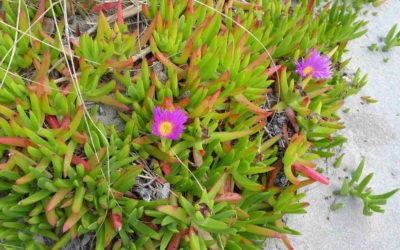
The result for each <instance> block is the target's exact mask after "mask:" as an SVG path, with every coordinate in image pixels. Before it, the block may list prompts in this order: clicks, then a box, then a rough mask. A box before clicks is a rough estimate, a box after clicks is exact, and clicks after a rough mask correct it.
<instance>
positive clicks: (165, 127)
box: [158, 121, 173, 136]
mask: <svg viewBox="0 0 400 250" xmlns="http://www.w3.org/2000/svg"><path fill="white" fill-rule="evenodd" d="M172 128H173V127H172V123H171V122H169V121H164V122H161V123H160V125H159V127H158V130H159V131H160V133H161V134H162V135H163V136H168V135H170V134H171V133H172Z"/></svg>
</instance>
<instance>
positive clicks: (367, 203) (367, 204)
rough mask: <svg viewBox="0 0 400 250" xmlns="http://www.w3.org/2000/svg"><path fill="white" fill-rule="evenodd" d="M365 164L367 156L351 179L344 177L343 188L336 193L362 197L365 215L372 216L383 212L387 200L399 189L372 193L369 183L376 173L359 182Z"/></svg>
mask: <svg viewBox="0 0 400 250" xmlns="http://www.w3.org/2000/svg"><path fill="white" fill-rule="evenodd" d="M364 165H365V158H363V159H362V161H361V162H360V164H359V165H358V167H357V169H356V170H355V171H354V172H353V174H352V176H351V180H350V181H348V179H344V180H343V184H342V187H341V189H340V190H338V191H335V194H338V195H341V196H347V195H349V194H350V195H352V196H354V197H358V198H360V199H361V200H362V201H363V204H364V209H363V214H364V215H369V216H370V215H372V214H373V212H377V213H383V212H384V211H385V210H383V209H382V207H381V206H382V205H385V204H386V202H387V200H388V199H389V198H390V197H391V196H393V195H394V194H395V193H397V191H399V189H393V190H391V191H389V192H387V193H384V194H372V189H371V188H368V187H367V185H368V183H369V182H370V181H371V179H372V177H373V176H374V173H370V174H368V175H367V176H365V177H364V178H363V179H362V180H361V181H360V182H358V181H359V180H360V178H361V175H362V172H363V170H364ZM339 204H342V203H339ZM342 205H343V204H342Z"/></svg>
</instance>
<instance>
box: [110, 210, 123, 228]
mask: <svg viewBox="0 0 400 250" xmlns="http://www.w3.org/2000/svg"><path fill="white" fill-rule="evenodd" d="M111 224H112V225H113V228H114V230H115V231H116V232H119V231H121V229H122V216H121V214H120V213H117V212H113V213H112V214H111Z"/></svg>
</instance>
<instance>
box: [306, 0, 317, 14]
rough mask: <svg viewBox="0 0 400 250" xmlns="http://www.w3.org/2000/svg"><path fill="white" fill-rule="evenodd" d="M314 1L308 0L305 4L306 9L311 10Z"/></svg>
mask: <svg viewBox="0 0 400 250" xmlns="http://www.w3.org/2000/svg"><path fill="white" fill-rule="evenodd" d="M314 2H315V0H310V1H309V2H308V5H307V10H308V11H311V10H312V8H313V6H314Z"/></svg>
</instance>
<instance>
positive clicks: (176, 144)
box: [0, 0, 392, 249]
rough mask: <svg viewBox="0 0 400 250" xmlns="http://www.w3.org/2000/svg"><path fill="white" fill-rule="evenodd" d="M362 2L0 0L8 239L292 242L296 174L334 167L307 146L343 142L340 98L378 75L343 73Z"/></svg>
mask: <svg viewBox="0 0 400 250" xmlns="http://www.w3.org/2000/svg"><path fill="white" fill-rule="evenodd" d="M317 7H318V8H317ZM92 12H96V14H93V13H92ZM357 14H358V12H357V10H355V8H353V6H351V5H347V4H346V3H345V2H341V1H332V2H328V3H324V4H322V3H320V4H319V5H317V4H316V3H314V1H312V0H310V1H298V2H290V1H283V2H282V1H278V0H272V1H249V2H242V1H224V0H218V1H194V0H192V1H181V0H176V1H172V0H150V1H146V2H144V3H140V4H139V3H137V5H133V4H132V3H130V2H129V3H128V2H127V3H125V2H123V3H121V2H119V1H118V2H108V3H103V4H101V3H100V4H97V5H96V3H94V2H92V1H87V2H82V3H79V4H77V3H75V2H72V1H58V2H53V1H46V0H39V1H37V2H34V1H33V2H32V3H29V4H27V3H25V2H24V1H21V0H19V1H2V13H1V15H0V17H1V20H0V32H1V36H0V66H1V68H0V80H1V82H0V87H1V89H0V114H1V115H0V124H1V128H0V151H1V152H0V153H1V155H2V157H1V163H0V245H1V246H2V247H4V248H9V249H15V248H23V249H47V248H52V249H59V248H62V247H63V246H65V245H69V244H71V242H74V240H76V239H79V240H81V241H82V242H83V241H84V242H85V243H82V246H83V247H85V248H88V249H91V248H95V249H105V248H108V249H220V248H221V249H223V248H226V249H261V248H262V247H263V244H264V239H265V238H267V237H275V238H280V239H282V241H283V242H284V243H285V245H286V246H287V247H288V248H292V246H291V245H290V242H289V241H288V239H287V235H288V234H295V235H296V234H299V232H298V231H296V230H297V229H296V230H295V229H291V228H288V227H287V226H286V225H285V223H284V222H283V220H282V218H283V216H284V215H287V214H299V213H305V212H306V210H305V208H306V207H307V205H308V203H306V202H304V201H303V200H302V199H303V198H304V196H305V194H304V193H302V192H301V190H299V189H300V188H301V187H304V186H307V185H311V184H313V183H314V182H321V183H323V184H328V183H329V180H328V178H327V177H325V176H323V175H322V174H320V173H319V172H318V171H316V165H315V164H314V163H313V160H314V159H316V158H320V157H330V156H333V155H334V153H332V152H331V151H330V149H332V148H333V147H336V146H340V145H341V144H343V143H344V142H345V141H346V139H345V138H343V137H342V136H340V135H337V131H338V130H340V129H342V128H344V125H343V124H342V123H341V122H340V117H339V116H338V115H337V114H336V111H337V110H339V109H340V108H341V107H342V105H343V100H344V99H345V98H346V97H347V96H349V95H352V94H355V93H357V92H358V91H359V90H360V88H361V87H362V86H363V85H364V84H365V83H366V81H365V76H362V75H361V73H360V72H357V73H356V74H355V75H354V76H353V77H352V79H351V81H349V80H345V79H347V78H344V77H343V74H344V72H343V69H344V67H345V65H346V63H347V62H348V61H343V60H342V55H343V53H344V52H345V47H346V44H347V42H348V41H349V40H351V39H355V38H357V37H359V36H361V35H363V34H364V33H365V29H364V28H363V27H364V25H365V22H363V21H358V20H357ZM82 17H84V18H88V17H95V20H96V21H95V22H89V21H87V22H86V25H84V24H83V23H82V22H77V20H78V19H79V18H82ZM87 23H89V25H88V24H87ZM104 117H108V118H110V117H111V118H112V119H111V121H110V120H109V119H108V120H107V119H105V118H104ZM360 171H362V169H361V170H360ZM371 177H372V176H371ZM358 178H359V176H358V177H357V176H356V178H355V180H354V181H353V182H352V183H351V184H352V185H351V187H352V188H354V189H352V190H357V187H355V186H353V185H355V183H356V182H357V181H358ZM313 185H318V184H313ZM364 188H365V187H363V188H359V189H360V195H362V191H363V190H364ZM343 190H344V189H343ZM345 191H346V190H344V191H343V195H345V194H347V193H348V192H347V193H346V192H345ZM349 192H353V193H356V191H349ZM390 194H391V195H392V193H390ZM363 197H366V196H363ZM380 198H382V197H380ZM384 198H385V197H384ZM382 199H383V198H382ZM381 203H382V201H381V202H380V203H379V205H381ZM369 208H371V209H372V207H371V206H369ZM299 230H301V229H299Z"/></svg>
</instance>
